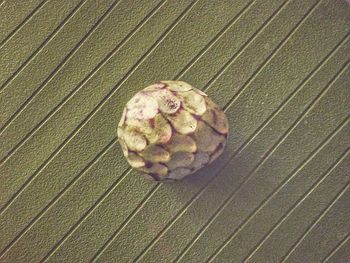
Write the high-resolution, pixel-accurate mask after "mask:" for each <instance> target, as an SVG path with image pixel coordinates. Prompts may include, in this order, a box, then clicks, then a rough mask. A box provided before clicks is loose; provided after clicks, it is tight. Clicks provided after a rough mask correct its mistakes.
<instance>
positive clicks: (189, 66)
mask: <svg viewBox="0 0 350 263" xmlns="http://www.w3.org/2000/svg"><path fill="white" fill-rule="evenodd" d="M254 2H255V0H252V1H250V2H248V4H247V5H246V6H245V7H244V8H243V9H242V10H241V11H239V12H238V13H237V15H235V16H234V17H233V18H232V19H231V20H230V22H229V23H228V24H227V25H226V26H224V27H223V28H222V29H221V30H220V31H219V33H217V34H216V36H215V37H214V38H213V39H212V40H211V41H209V42H208V44H206V45H205V46H204V47H203V49H202V50H201V51H200V52H199V53H198V54H197V55H196V56H195V57H194V58H193V59H192V60H191V61H190V62H189V63H188V64H187V65H186V66H185V67H184V68H183V69H182V70H181V71H180V72H179V74H177V75H176V76H175V77H174V79H179V78H181V77H183V75H185V73H186V72H187V71H188V70H190V69H191V68H192V66H193V65H194V64H195V63H196V62H197V61H198V60H199V59H200V58H201V57H203V56H204V54H205V53H207V51H208V50H209V49H210V48H212V47H213V46H214V45H215V43H217V42H218V41H219V40H220V39H221V37H222V36H224V35H225V34H226V33H227V31H228V30H229V29H230V28H231V27H232V26H233V25H234V24H235V23H236V22H237V21H238V20H239V19H240V18H241V17H242V16H243V15H244V14H245V13H246V12H247V11H248V10H249V8H250V7H251V6H252V5H253V4H254ZM258 31H259V30H258ZM243 46H245V44H243Z"/></svg>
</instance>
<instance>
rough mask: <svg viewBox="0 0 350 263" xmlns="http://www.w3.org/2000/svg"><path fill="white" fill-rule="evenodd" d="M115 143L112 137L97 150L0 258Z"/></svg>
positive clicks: (7, 247) (5, 250)
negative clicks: (91, 158) (93, 156)
mask: <svg viewBox="0 0 350 263" xmlns="http://www.w3.org/2000/svg"><path fill="white" fill-rule="evenodd" d="M115 143H116V139H115V138H114V139H113V140H112V141H111V142H110V143H108V144H107V146H106V147H104V148H103V149H102V151H101V152H99V153H98V154H97V155H96V156H95V158H94V159H93V160H92V161H91V162H90V163H89V164H88V165H87V166H86V167H85V168H84V169H83V170H82V171H81V172H80V173H79V174H78V175H77V176H76V177H75V178H74V179H73V180H72V181H71V182H70V183H69V184H68V185H67V186H66V187H64V188H63V189H62V190H61V192H60V193H59V194H58V195H57V196H56V197H55V198H54V199H52V200H51V202H50V203H49V204H48V205H47V206H46V207H44V209H43V210H42V211H41V212H40V213H39V214H38V215H37V216H36V217H34V218H33V219H32V220H31V221H30V222H29V224H28V225H27V227H25V228H24V229H23V230H22V231H21V232H20V233H19V234H18V235H17V236H16V237H15V238H14V239H13V240H12V241H11V242H10V243H9V244H8V245H7V246H6V247H5V248H4V249H3V250H2V251H1V252H0V258H1V257H2V256H3V255H4V254H5V253H6V252H7V251H8V250H10V249H11V247H12V246H13V245H14V244H15V243H16V242H17V241H18V240H19V239H20V238H21V237H22V236H23V235H24V234H25V233H27V232H28V231H29V230H30V229H31V227H32V226H33V225H34V224H35V223H36V222H37V221H39V220H40V218H41V217H42V216H43V214H44V213H45V212H46V211H47V210H48V209H49V208H50V207H52V206H53V205H54V204H55V203H56V202H57V200H58V199H59V197H60V196H62V195H63V194H64V193H66V192H67V191H68V189H69V188H71V186H72V185H73V184H74V183H75V182H76V181H77V180H78V179H79V178H80V177H81V176H82V175H83V174H85V173H86V172H88V171H89V170H90V168H91V167H92V166H93V165H94V164H96V163H97V162H98V161H99V160H100V159H101V158H102V157H103V156H104V154H105V153H106V152H107V151H108V150H109V149H111V148H112V146H113V145H114V144H115Z"/></svg>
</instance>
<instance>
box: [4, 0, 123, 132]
mask: <svg viewBox="0 0 350 263" xmlns="http://www.w3.org/2000/svg"><path fill="white" fill-rule="evenodd" d="M119 3H120V0H116V1H115V2H114V3H113V4H112V5H111V6H110V7H109V8H108V9H107V11H106V12H105V13H104V14H103V15H102V16H101V17H100V18H99V19H98V20H97V22H96V23H95V24H94V25H93V26H92V27H91V29H90V30H89V31H88V32H87V33H86V34H85V36H84V37H83V38H82V39H81V40H80V41H79V42H78V43H77V44H76V45H75V46H74V47H73V48H72V49H71V50H70V51H69V53H68V54H67V55H66V56H65V57H64V59H63V60H62V61H61V62H60V63H59V64H58V65H57V67H56V68H55V69H54V70H53V71H52V72H51V73H50V74H49V76H48V77H47V78H46V79H45V80H44V81H43V83H42V84H40V86H39V87H38V88H37V89H36V90H35V91H34V92H33V93H32V94H31V95H30V96H29V97H28V98H27V99H26V100H25V101H24V102H23V103H22V105H20V106H19V108H18V109H17V110H16V111H15V112H14V114H13V115H12V116H11V117H10V118H9V119H8V120H7V121H6V123H5V124H4V125H3V126H2V127H1V128H0V136H1V134H2V133H3V132H4V131H5V130H6V128H7V127H8V126H9V125H10V124H11V123H12V122H13V121H14V120H15V119H16V117H17V116H18V115H19V114H21V113H22V112H23V111H24V109H25V108H26V106H27V105H28V104H29V103H30V102H31V101H32V100H33V99H34V98H35V96H36V95H37V94H38V93H39V92H40V91H41V90H43V89H44V88H45V87H46V84H48V83H49V82H50V81H51V80H52V79H53V78H54V77H55V76H56V75H57V73H58V72H59V71H60V69H62V67H64V65H66V63H67V62H68V61H69V59H70V58H71V57H72V56H73V55H74V54H76V53H77V52H78V50H79V49H80V48H81V46H82V45H83V44H84V43H85V41H86V40H87V39H88V38H89V37H90V36H91V34H92V33H93V32H95V30H96V29H97V27H98V26H99V25H100V24H101V23H103V22H104V20H105V19H106V18H107V17H108V15H109V14H110V13H111V12H112V11H113V10H114V8H115V7H116V6H117V5H118V4H119ZM77 11H78V10H77ZM67 22H68V21H67ZM62 27H63V26H62ZM57 33H58V32H57ZM53 37H54V36H52V38H53ZM47 43H48V42H47ZM47 43H46V44H47ZM46 44H45V45H46ZM42 48H44V46H43V47H42ZM42 48H41V50H42ZM38 53H39V52H38ZM34 57H35V55H34V56H33V57H32V59H31V60H33V59H34ZM31 60H30V61H31ZM30 61H28V62H27V63H29V62H30ZM24 68H25V66H24V67H23V68H22V70H23V69H24ZM22 70H21V71H22ZM19 73H20V72H18V73H17V74H16V75H18V74H19ZM14 78H15V77H13V78H12V79H14ZM10 82H11V81H9V82H8V83H10ZM5 88H6V85H5V86H4V89H5ZM0 90H1V89H0ZM0 93H1V91H0Z"/></svg>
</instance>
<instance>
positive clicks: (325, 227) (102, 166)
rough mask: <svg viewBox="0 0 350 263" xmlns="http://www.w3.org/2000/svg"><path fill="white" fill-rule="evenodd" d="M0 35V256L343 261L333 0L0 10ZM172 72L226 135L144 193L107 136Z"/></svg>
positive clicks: (345, 125) (345, 154) (338, 9)
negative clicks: (195, 165) (213, 153)
mask: <svg viewBox="0 0 350 263" xmlns="http://www.w3.org/2000/svg"><path fill="white" fill-rule="evenodd" d="M0 25H1V28H0V125H1V128H0V159H1V161H0V262H11V263H13V262H14V263H17V262H23V263H27V262H68V263H71V262H72V263H73V262H74V263H76V262H117V263H119V262H121V263H122V262H147V263H148V262H150V263H153V262H155V263H158V262H183V263H191V262H194V263H200V262H218V263H226V262H262V263H270V262H271V263H274V262H296V263H315V262H316V263H318V262H335V263H345V262H349V261H350V187H349V185H350V155H349V149H350V122H349V116H350V67H349V59H350V38H349V33H350V6H349V4H348V3H347V1H345V0H321V1H319V0H303V1H298V0H255V1H248V0H218V1H212V0H168V1H160V0H137V1H132V0H120V1H119V0H69V1H68V0H66V1H62V0H28V1H22V0H3V1H0ZM168 79H181V80H185V81H187V82H189V83H191V84H193V85H194V86H196V87H198V88H200V89H202V90H204V91H205V92H206V93H208V94H209V95H210V96H211V97H212V98H213V100H214V101H216V102H217V103H218V104H219V105H220V106H221V107H222V108H224V110H225V111H226V113H227V116H228V118H229V122H230V127H231V129H230V134H229V142H228V145H227V149H226V151H225V153H224V155H223V156H222V157H221V158H220V159H219V160H217V161H216V162H215V163H214V164H213V165H211V166H209V167H207V168H205V169H203V170H201V171H200V172H198V173H197V175H196V176H193V177H191V178H189V179H186V180H184V181H182V182H179V183H174V184H157V183H153V182H150V181H147V180H144V179H143V178H141V177H140V176H139V175H138V174H137V173H136V172H135V171H134V170H130V168H129V166H128V165H127V163H126V161H125V159H124V158H123V157H122V152H121V149H120V147H119V145H118V142H117V140H116V127H117V123H118V121H119V118H120V116H121V111H122V109H123V106H124V104H125V103H126V101H127V100H129V99H130V98H131V96H132V95H133V94H134V93H135V92H136V91H138V90H140V89H141V88H143V87H145V86H147V85H149V84H152V83H153V82H155V81H157V80H168Z"/></svg>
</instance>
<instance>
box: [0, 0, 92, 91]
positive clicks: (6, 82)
mask: <svg viewBox="0 0 350 263" xmlns="http://www.w3.org/2000/svg"><path fill="white" fill-rule="evenodd" d="M85 1H87V0H82V1H81V2H79V4H78V5H77V6H76V7H74V9H73V10H72V11H71V12H70V13H69V14H68V16H66V17H65V18H64V19H63V21H62V22H61V23H60V24H59V25H58V26H57V27H56V28H55V30H54V31H53V32H52V33H51V34H50V35H49V36H48V37H47V38H46V39H45V41H44V42H43V43H41V44H40V46H39V47H38V48H37V49H36V50H35V51H34V52H33V53H32V54H31V55H30V56H29V57H28V58H27V59H26V60H25V61H24V63H23V64H22V65H21V66H20V67H19V68H18V69H17V70H16V71H15V72H14V73H13V74H12V75H11V76H10V77H9V78H8V79H7V80H6V81H5V82H4V84H3V85H2V86H1V87H0V92H2V91H3V90H4V89H5V88H6V86H7V85H8V84H9V83H10V82H11V81H12V80H13V79H14V78H15V77H16V76H17V75H18V74H19V73H20V72H21V71H22V70H23V69H24V68H25V67H26V66H27V65H28V64H29V63H30V62H31V61H32V60H33V59H34V58H35V56H36V55H37V54H38V53H39V52H40V51H41V50H42V49H43V48H44V47H45V46H46V44H47V43H49V42H50V40H51V39H52V38H53V37H54V36H55V35H56V34H57V33H58V32H59V31H60V30H61V28H63V27H64V26H65V25H66V24H67V22H68V21H69V20H70V19H71V18H72V17H73V16H74V15H75V14H76V13H77V12H78V11H79V10H80V8H81V7H82V6H83V4H84V3H85Z"/></svg>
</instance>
